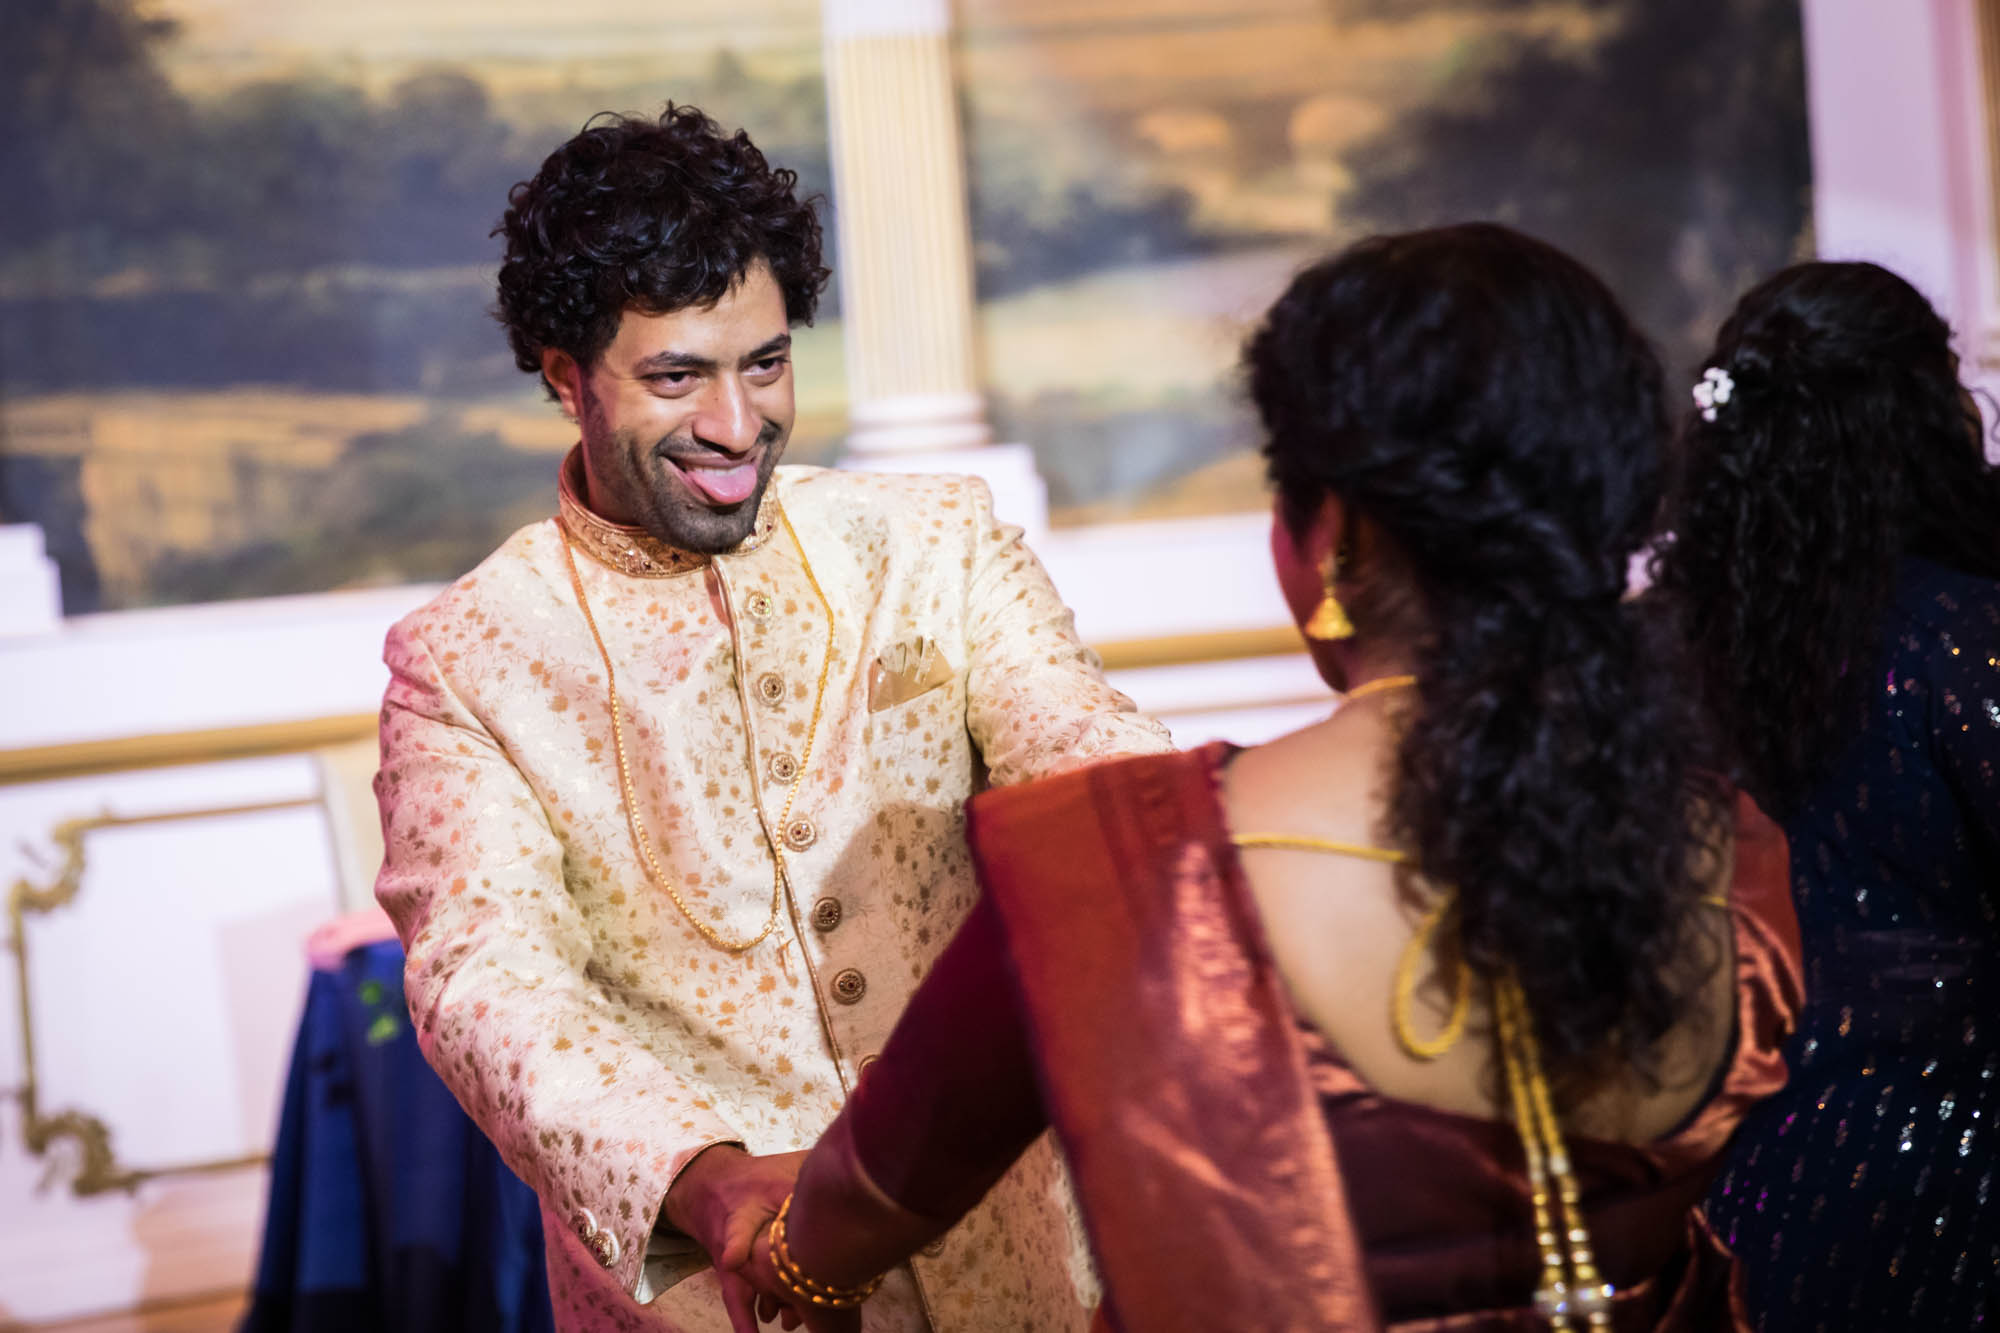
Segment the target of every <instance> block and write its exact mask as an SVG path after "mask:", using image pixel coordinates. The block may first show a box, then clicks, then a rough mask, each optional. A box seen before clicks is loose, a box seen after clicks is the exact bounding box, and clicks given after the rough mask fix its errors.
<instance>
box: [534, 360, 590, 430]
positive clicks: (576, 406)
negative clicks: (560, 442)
mask: <svg viewBox="0 0 2000 1333" xmlns="http://www.w3.org/2000/svg"><path fill="white" fill-rule="evenodd" d="M542 379H543V381H544V382H546V383H547V384H548V386H549V388H550V389H551V390H552V391H553V392H554V393H555V396H556V401H557V402H559V403H561V404H562V410H563V415H564V416H566V417H568V418H569V419H570V420H571V421H579V420H581V419H582V417H583V367H582V366H579V365H578V364H577V363H576V358H575V357H573V356H571V355H570V354H569V353H568V352H565V351H563V350H562V348H560V347H544V348H543V349H542Z"/></svg>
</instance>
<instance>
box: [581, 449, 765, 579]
mask: <svg viewBox="0 0 2000 1333" xmlns="http://www.w3.org/2000/svg"><path fill="white" fill-rule="evenodd" d="M583 496H584V481H583V446H582V445H580V444H579V445H576V446H575V447H573V448H572V449H571V450H570V451H569V453H568V454H567V455H565V456H564V458H563V461H562V468H561V469H560V470H559V471H558V472H557V474H556V510H557V519H556V521H557V522H559V523H561V524H562V526H563V531H564V532H566V533H568V534H569V539H570V541H571V542H572V543H574V544H575V545H576V547H577V548H578V549H579V550H581V551H582V552H583V553H584V554H585V555H588V556H589V557H590V558H591V559H592V560H595V561H596V562H597V563H598V564H600V565H603V566H605V567H606V568H608V569H614V570H616V571H618V572H619V573H620V574H625V575H629V576H630V577H632V578H635V579H658V578H666V577H668V576H670V575H674V574H685V573H687V572H688V571H689V570H691V569H701V568H703V567H705V566H706V565H707V564H708V562H709V559H710V557H709V556H708V555H707V554H706V553H704V552H701V551H684V550H682V549H681V548H680V547H678V546H673V545H670V544H668V543H666V542H663V541H661V540H660V539H659V538H658V537H655V536H653V534H652V533H650V532H647V531H646V530H645V529H644V528H633V527H627V526H625V525H624V524H622V523H613V522H611V521H610V520H609V519H606V518H603V517H600V516H599V515H598V514H597V513H595V512H594V511H592V509H591V508H590V506H589V505H587V504H585V503H584V499H583ZM777 525H778V497H777V487H775V486H766V487H765V488H764V495H763V498H762V499H761V500H759V501H758V502H757V522H756V525H755V526H754V527H752V528H751V529H750V535H749V536H748V537H745V538H744V539H743V541H742V543H741V544H740V545H738V546H736V547H734V548H732V549H731V550H729V551H727V552H725V554H728V555H735V554H737V553H739V552H742V551H752V550H755V549H756V548H757V547H759V546H761V545H763V543H764V539H765V538H767V537H769V536H770V535H771V530H772V529H773V528H775V527H777Z"/></svg>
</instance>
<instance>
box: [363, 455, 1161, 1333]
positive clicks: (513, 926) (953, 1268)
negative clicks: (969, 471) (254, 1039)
mask: <svg viewBox="0 0 2000 1333" xmlns="http://www.w3.org/2000/svg"><path fill="white" fill-rule="evenodd" d="M567 466H568V467H569V468H570V469H571V471H569V472H567V473H566V476H569V477H571V478H572V479H573V478H574V475H575V474H574V471H573V469H574V467H575V463H574V456H572V462H571V464H569V465H567ZM572 485H574V481H573V480H572ZM561 514H562V518H561V521H560V526H559V523H558V521H557V520H553V519H552V520H549V521H545V522H541V523H537V524H533V525H531V526H529V527H527V528H524V529H522V530H521V531H520V532H518V533H516V534H515V535H514V536H513V537H512V538H510V539H509V540H508V542H507V543H506V544H505V545H504V546H503V547H501V549H500V550H499V551H497V552H496V553H495V554H494V555H493V556H491V557H490V558H488V559H487V560H486V561H485V562H484V563H483V564H481V565H480V566H479V568H477V569H475V570H474V571H473V572H472V573H470V574H468V575H466V576H465V577H464V578H462V579H460V580H459V581H458V582H457V583H455V584H453V585H452V586H451V587H450V588H449V589H447V590H446V591H445V592H444V593H443V594H441V595H440V596H439V597H438V598H437V599H436V600H435V601H433V602H432V603H430V604H429V605H428V606H426V607H424V608H423V609H422V610H420V611H418V612H416V613H415V614H413V615H411V616H410V617H409V618H407V619H406V620H404V621H403V622H402V623H401V624H399V625H397V626H396V628H395V629H394V630H393V631H392V632H391V633H390V635H389V641H388V648H387V659H388V662H389V666H390V668H391V671H392V680H391V684H390V687H389V691H388V695H387V698H386V699H385V701H384V705H383V712H382V769H381V773H380V775H379V776H378V778H377V780H376V789H377V793H378V795H379V797H380V800H381V804H382V812H383V823H384V831H385V841H386V847H387V859H386V863H385V864H384V866H383V869H382V874H381V878H380V880H379V882H378V884H377V893H378V896H379V897H380V899H381V901H382V903H383V905H384V906H385V907H387V908H388V909H389V911H390V913H391V915H393V916H394V918H395V919H396V923H397V926H398V928H399V929H400V931H401V933H402V937H403V941H404V945H405V947H406V948H407V950H408V954H409V964H408V972H407V976H406V981H407V990H408V994H409V1001H410V1010H411V1013H412V1015H413V1017H414V1020H415V1023H416V1027H417V1031H418V1034H419V1036H420V1038H421V1040H422V1043H423V1048H424V1052H425V1054H426V1055H427V1056H428V1057H429V1059H430V1061H431V1063H432V1064H433V1065H434V1066H435V1067H436V1068H437V1070H438V1072H439V1073H440V1074H441V1075H442V1076H443V1078H444V1079H445V1081H446V1082H447V1083H448V1084H449V1085H450V1086H451V1088H452V1090H453V1091H454V1092H455V1093H456V1094H457V1096H458V1098H459V1100H460V1101H461V1102H462V1103H464V1105H465V1106H466V1108H467V1110H468V1111H470V1112H471V1114H472V1116H473V1118H474V1119H475V1120H477V1121H478V1122H479V1124H480V1126H481V1127H482V1128H483V1129H484V1130H485V1131H486V1133H487V1134H488V1135H489V1136H490V1137H491V1138H492V1139H493V1141H494V1143H495V1144H496V1145H497V1146H498V1148H499V1149H500V1152H501V1153H502V1155H503V1156H504V1157H505V1158H506V1160H507V1162H508V1164H509V1165H510V1166H511V1167H512V1168H513V1169H514V1170H515V1171H516V1172H518V1173H519V1174H520V1175H521V1177H522V1178H523V1179H524V1180H526V1181H527V1182H528V1183H529V1184H530V1185H532V1186H533V1187H534V1189H535V1191H536V1193H537V1194H539V1195H540V1197H541V1200H542V1205H543V1209H544V1222H545V1227H544V1230H545V1233H546V1236H547V1241H548V1254H549V1268H550V1280H551V1286H552V1291H553V1294H554V1299H555V1303H556V1309H557V1315H558V1321H559V1323H560V1326H561V1327H563V1328H564V1329H566V1330H579V1329H580V1330H598V1329H633V1330H685V1331H688V1333H725V1331H726V1330H727V1328H728V1322H727V1318H726V1316H725V1315H724V1314H723V1312H722V1308H721V1305H720V1302H719V1299H718V1296H717V1287H716V1284H715V1281H714V1277H713V1275H712V1273H710V1272H709V1271H708V1270H707V1268H706V1264H705V1259H704V1257H703V1256H702V1255H701V1254H700V1253H699V1251H698V1250H696V1249H695V1248H694V1247H692V1246H691V1245H690V1243H689V1242H688V1241H687V1238H686V1237H681V1236H678V1235H677V1234H675V1233H672V1232H669V1231H664V1230H662V1229H660V1228H659V1227H658V1225H657V1224H658V1220H659V1214H660V1205H661V1200H662V1199H663V1198H664V1196H665V1194H666V1192H667V1189H668V1187H669V1186H670V1185H671V1184H672V1183H673V1180H674V1177H675V1175H676V1173H677V1172H679V1171H680V1170H681V1168H682V1167H683V1166H685V1165H686V1163H687V1162H688V1161H689V1160H691V1159H692V1158H693V1156H694V1155H695V1154H696V1153H698V1152H699V1151H700V1150H701V1149H702V1148H704V1147H706V1146H708V1145H711V1144H715V1143H721V1142H736V1143H741V1144H743V1145H745V1146H746V1147H747V1148H748V1149H749V1150H750V1151H752V1152H757V1153H771V1152H783V1151H788V1150H791V1149H795V1148H803V1147H807V1146H809V1145H810V1144H811V1143H812V1142H813V1141H814V1139H816V1138H817V1137H818V1135H819V1134H820V1132H821V1131H822V1130H823V1129H824V1128H825V1126H826V1125H827V1123H828V1122H829V1121H830V1120H831V1119H832V1118H833V1115H834V1113H835V1112H836V1111H837V1110H838V1109H839V1106H840V1104H841V1101H842V1100H843V1098H844V1097H845V1096H846V1093H847V1090H848V1089H849V1087H850V1086H851V1085H852V1084H853V1081H854V1080H855V1079H856V1078H857V1077H858V1075H859V1065H860V1061H861V1059H862V1057H863V1056H864V1055H866V1054H868V1053H870V1052H874V1051H878V1050H880V1049H881V1048H882V1044H883V1042H884V1041H885V1040H886V1039H887V1037H888V1035H889V1031H890V1029H891V1028H892V1027H893V1026H894V1024H895V1020H896V1017H897V1015H898V1014H899V1013H900V1011H901V1010H902V1007H903V1005H904V1003H905V1002H906V1001H907V999H908V997H909V995H910V993H911V991H912V990H913V989H914V988H915V985H916V983H917V981H918V980H919V979H920V978H921V977H922V976H923V974H924V972H925V970H926V969H927V968H928V966H929V965H930V963H931V961H932V960H933V959H934V958H935V957H936V956H937V954H938V952H939V951H940V950H941V949H942V948H943V947H944V945H945V943H946V942H947V941H948V940H949V939H950V937H951V933H952V931H953V930H954V929H955V928H956V927H957V925H958V923H959V922H960V921H961V920H962V919H963V918H964V916H965V914H966V912H967V911H968V910H969V909H970V908H971V906H972V903H973V901H974V898H975V896H976V894H977V887H976V885H975V883H974V880H973V876H972V872H971V866H970V861H969V857H968V855H967V853H966V849H965V844H964V837H963V829H964V816H963V808H964V804H965V801H966V799H967V798H968V797H969V796H971V795H972V794H973V793H974V792H975V791H976V790H977V789H978V788H979V787H980V786H981V785H982V784H984V783H985V782H988V781H990V782H994V783H1012V782H1019V781H1022V780H1024V779H1028V778H1032V777H1037V776H1041V775H1045V774H1048V773H1052V772H1055V771H1058V770H1060V769H1062V768H1066V767H1069V766H1072V765H1075V764H1079V763H1084V762H1088V761H1090V760H1093V759H1097V758H1103V757H1108V756H1111V755H1115V754H1126V753H1139V752H1146V751H1157V750H1163V749H1166V748H1167V747H1168V741H1167V737H1166V734H1165V732H1164V730H1163V729H1162V728H1160V726H1159V725H1158V724H1157V723H1155V722H1153V721H1151V720H1149V719H1146V718H1143V717H1140V716H1139V715H1137V714H1136V713H1134V712H1133V711H1132V710H1131V706H1130V704H1129V702H1128V701H1127V700H1125V699H1124V698H1123V697H1122V696H1120V695H1119V694H1118V693H1117V692H1116V691H1114V690H1112V689H1111V688H1110V686H1109V685H1107V684H1106V683H1105V680H1104V678H1103V674H1102V672H1101V671H1100V670H1099V668H1098V664H1097V662H1096V659H1095V658H1094V657H1093V656H1092V655H1091V654H1090V653H1089V652H1088V651H1087V650H1086V649H1085V648H1084V647H1083V646H1082V645H1081V644H1080V643H1079V642H1078V641H1077V638H1076V635H1075V632H1074V628H1073V626H1072V623H1071V619H1070V616H1069V613H1068V611H1067V610H1066V609H1065V608H1064V607H1063V605H1062V602H1061V601H1060V600H1059V599H1058V598H1057V596H1056V594H1055V590H1054V589H1053V588H1052V587H1051V586H1050V584H1049V581H1048V578H1047V576H1046V575H1045V574H1044V573H1043V571H1042V568H1041V566H1040V565H1039V564H1038V563H1037V562H1036V560H1035V559H1034V557H1033V556H1032V555H1031V554H1030V553H1029V552H1028V551H1027V549H1026V548H1025V547H1024V546H1023V545H1022V544H1021V542H1020V539H1019V533H1018V532H1017V531H1016V530H1014V529H1012V528H1009V527H1005V526H1003V525H1001V524H998V523H996V522H995V521H994V518H993V515H992V512H991V504H990V501H989V499H988V496H987V494H986V490H985V487H984V486H983V485H982V484H980V483H978V482H976V481H972V480H968V479H964V478H948V477H919V476H900V475H885V474H865V473H846V472H829V471H822V470H819V469H815V468H789V467H787V468H780V469H779V470H778V472H777V474H776V477H775V478H774V480H773V482H772V484H771V487H770V489H769V490H768V492H767V493H766V496H765V499H764V502H763V507H762V509H761V510H760V513H759V517H758V521H757V524H756V529H755V531H754V532H753V534H752V536H751V537H750V538H749V539H748V540H747V541H746V542H744V544H743V545H742V546H741V547H739V548H737V549H735V550H733V551H729V552H725V553H723V554H720V555H716V556H713V557H710V556H703V555H698V554H693V553H689V552H683V551H676V550H674V549H672V548H670V547H666V546H664V545H662V544H661V543H658V542H656V541H653V540H652V539H650V538H649V537H647V536H645V535H644V534H642V533H637V532H631V531H628V530H623V529H614V528H611V527H610V526H609V525H607V524H604V523H603V521H602V520H601V519H598V518H596V517H595V516H594V515H591V514H589V513H588V512H587V511H585V510H583V509H582V508H581V506H580V505H578V504H577V501H576V496H575V494H574V493H567V494H565V496H564V497H563V501H562V509H561ZM565 533H567V534H568V536H569V543H568V545H569V550H570V551H571V552H573V555H574V563H575V574H574V577H572V574H571V572H570V568H569V563H568V561H569V557H568V556H566V554H565V540H564V535H565ZM579 592H581V594H582V596H583V599H584V603H583V605H580V604H579V600H578V593H579ZM822 594H823V596H822ZM585 606H587V608H588V610H589V612H590V614H591V617H592V620H593V621H594V631H593V625H592V624H591V623H587V622H586V619H585V617H584V614H583V611H584V609H585ZM829 612H830V615H829ZM598 639H601V641H602V643H603V653H602V656H600V652H599V648H598V644H597V640H598ZM607 658H608V659H609V661H610V662H611V664H612V667H613V673H612V679H611V680H607V679H606V674H605V669H604V662H605V660H606V659H607ZM614 684H615V687H616V689H617V693H618V709H619V718H620V722H621V725H620V727H619V728H618V729H617V734H615V735H614V728H613V724H612V713H611V707H610V702H609V692H608V688H607V687H608V686H611V685H614ZM621 755H622V758H623V761H624V769H625V775H626V782H625V783H621V780H620V775H619V765H620V757H621ZM781 761H782V762H781ZM625 786H629V788H630V791H631V793H632V797H633V802H632V804H633V806H634V809H633V811H632V812H630V813H631V815H633V816H635V817H628V810H627V808H626V802H625V800H624V797H623V795H622V788H623V787H625ZM635 826H636V831H637V832H638V833H641V834H643V835H644V838H645V839H646V841H645V842H644V843H643V844H642V843H641V842H640V840H639V838H638V837H637V836H635ZM649 861H650V864H649ZM676 898H678V900H679V903H680V904H684V905H685V911H683V908H682V906H680V905H677V903H676ZM835 926H837V927H838V929H835V928H834V927H835ZM718 941H719V942H720V943H718ZM752 941H754V942H752ZM738 945H747V947H740V948H738V947H734V946H738ZM725 946H730V947H725ZM1062 1198H1063V1195H1062V1191H1061V1189H1060V1187H1059V1185H1058V1183H1057V1180H1056V1172H1055V1168H1054V1161H1053V1156H1052V1154H1051V1153H1049V1152H1048V1150H1047V1148H1046V1146H1044V1147H1042V1148H1038V1149H1037V1150H1036V1151H1035V1152H1034V1153H1032V1154H1031V1155H1030V1156H1029V1157H1028V1158H1026V1159H1024V1160H1023V1162H1022V1163H1021V1165H1020V1166H1019V1167H1017V1169H1016V1170H1015V1171H1014V1172H1013V1173H1012V1174H1011V1175H1010V1176H1009V1178H1008V1179H1007V1180H1006V1181H1003V1182H1002V1184H1001V1185H1000V1186H999V1187H998V1188H996V1189H995V1190H994V1192H993V1193H992V1194H991V1195H990V1196H989V1197H988V1199H987V1201H986V1202H985V1203H984V1204H982V1205H981V1206H980V1208H979V1209H977V1210H975V1211H974V1212H973V1213H972V1214H971V1215H970V1216H969V1217H968V1218H967V1219H966V1221H965V1222H964V1223H962V1224H961V1225H960V1227H959V1228H958V1229H957V1230H955V1231H954V1232H953V1240H952V1243H951V1244H950V1245H948V1246H947V1247H946V1249H945V1251H944V1253H943V1254H942V1255H941V1256H938V1257H923V1256H920V1257H918V1258H917V1259H915V1260H914V1261H913V1262H912V1264H911V1266H910V1267H909V1268H906V1269H902V1270H898V1272H897V1273H895V1274H892V1275H891V1278H890V1280H889V1282H888V1283H886V1284H885V1285H884V1287H883V1289H882V1292H881V1294H880V1295H879V1296H878V1297H877V1298H876V1299H875V1300H872V1301H870V1302H869V1309H868V1310H867V1311H866V1315H865V1326H866V1328H867V1329H868V1330H869V1333H890V1331H891V1330H893V1331H895V1333H905V1331H910V1333H915V1331H917V1330H923V1329H927V1328H931V1329H936V1330H939V1333H978V1331H980V1330H989V1329H991V1330H1002V1329H1004V1330H1009V1331H1010V1333H1011V1331H1012V1330H1018V1329H1039V1330H1045V1331H1046V1333H1070V1331H1072V1330H1074V1331H1078V1333H1080V1331H1081V1330H1082V1329H1083V1328H1084V1327H1085V1326H1086V1324H1087V1322H1088V1319H1087V1312H1086V1309H1085V1307H1084V1304H1083V1302H1082V1300H1081V1299H1080V1298H1079V1294H1078V1293H1079V1289H1080V1287H1082V1286H1087V1281H1088V1279H1087V1276H1083V1275H1082V1266H1081V1263H1080V1260H1079V1258H1078V1255H1077V1252H1076V1246H1075V1244H1074V1242H1073V1241H1072V1239H1071V1232H1070V1231H1069V1229H1068V1227H1067V1226H1066V1222H1065V1218H1064V1215H1063V1204H1062ZM586 1218H587V1219H589V1223H590V1224H589V1226H587V1227H584V1228H581V1229H580V1231H581V1234H579V1230H578V1229H573V1228H572V1226H571V1222H572V1220H573V1219H576V1220H581V1219H586ZM593 1233H594V1234H593ZM598 1236H602V1237H603V1239H602V1240H599V1239H597V1237H598Z"/></svg>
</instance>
